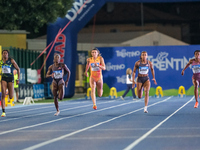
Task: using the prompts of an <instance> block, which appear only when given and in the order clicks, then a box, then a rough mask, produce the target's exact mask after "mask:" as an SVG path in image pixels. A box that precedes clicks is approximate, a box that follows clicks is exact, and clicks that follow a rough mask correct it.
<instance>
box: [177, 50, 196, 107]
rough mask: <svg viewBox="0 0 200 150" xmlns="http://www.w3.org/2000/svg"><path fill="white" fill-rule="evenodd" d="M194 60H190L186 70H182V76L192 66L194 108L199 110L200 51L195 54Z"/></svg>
mask: <svg viewBox="0 0 200 150" xmlns="http://www.w3.org/2000/svg"><path fill="white" fill-rule="evenodd" d="M194 57H195V58H194V59H190V60H189V62H188V64H187V65H186V66H185V68H184V69H183V70H182V72H181V74H182V75H184V71H185V70H186V69H187V68H188V67H189V66H190V65H191V64H192V71H193V76H192V82H193V84H194V95H195V100H196V103H195V105H194V108H198V106H199V103H198V86H199V82H200V50H196V51H195V52H194Z"/></svg>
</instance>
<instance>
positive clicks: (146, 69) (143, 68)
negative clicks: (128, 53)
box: [139, 66, 149, 74]
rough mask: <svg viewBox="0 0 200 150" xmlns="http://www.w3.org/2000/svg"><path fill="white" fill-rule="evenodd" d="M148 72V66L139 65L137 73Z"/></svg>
mask: <svg viewBox="0 0 200 150" xmlns="http://www.w3.org/2000/svg"><path fill="white" fill-rule="evenodd" d="M148 72H149V67H147V66H145V67H139V74H148Z"/></svg>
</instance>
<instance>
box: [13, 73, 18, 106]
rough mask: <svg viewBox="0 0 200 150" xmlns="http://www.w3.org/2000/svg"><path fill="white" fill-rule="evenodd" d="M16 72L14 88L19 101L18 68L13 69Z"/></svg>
mask: <svg viewBox="0 0 200 150" xmlns="http://www.w3.org/2000/svg"><path fill="white" fill-rule="evenodd" d="M13 73H14V90H15V93H16V99H17V102H18V103H19V100H18V99H19V94H18V93H19V84H17V80H18V74H17V70H14V71H13Z"/></svg>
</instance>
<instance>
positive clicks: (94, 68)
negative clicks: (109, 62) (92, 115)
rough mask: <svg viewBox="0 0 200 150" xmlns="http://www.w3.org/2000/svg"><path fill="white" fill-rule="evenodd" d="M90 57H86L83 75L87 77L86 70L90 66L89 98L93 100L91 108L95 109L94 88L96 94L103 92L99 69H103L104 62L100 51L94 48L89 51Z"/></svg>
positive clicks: (100, 94) (99, 94)
mask: <svg viewBox="0 0 200 150" xmlns="http://www.w3.org/2000/svg"><path fill="white" fill-rule="evenodd" d="M91 54H92V57H91V58H88V59H87V64H86V70H85V75H86V77H88V74H87V71H88V69H89V67H90V75H91V76H90V87H91V98H92V102H93V109H95V110H96V109H97V105H96V96H95V89H96V87H97V93H98V96H99V97H101V96H102V94H103V77H102V72H101V70H105V69H106V67H105V63H104V59H103V57H101V55H100V51H99V50H98V49H97V48H94V49H93V50H92V51H91Z"/></svg>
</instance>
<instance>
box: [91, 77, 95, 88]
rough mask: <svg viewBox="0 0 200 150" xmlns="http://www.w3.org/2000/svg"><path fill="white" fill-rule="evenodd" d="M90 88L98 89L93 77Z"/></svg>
mask: <svg viewBox="0 0 200 150" xmlns="http://www.w3.org/2000/svg"><path fill="white" fill-rule="evenodd" d="M90 87H91V88H96V82H95V80H94V79H93V78H92V77H90Z"/></svg>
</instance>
